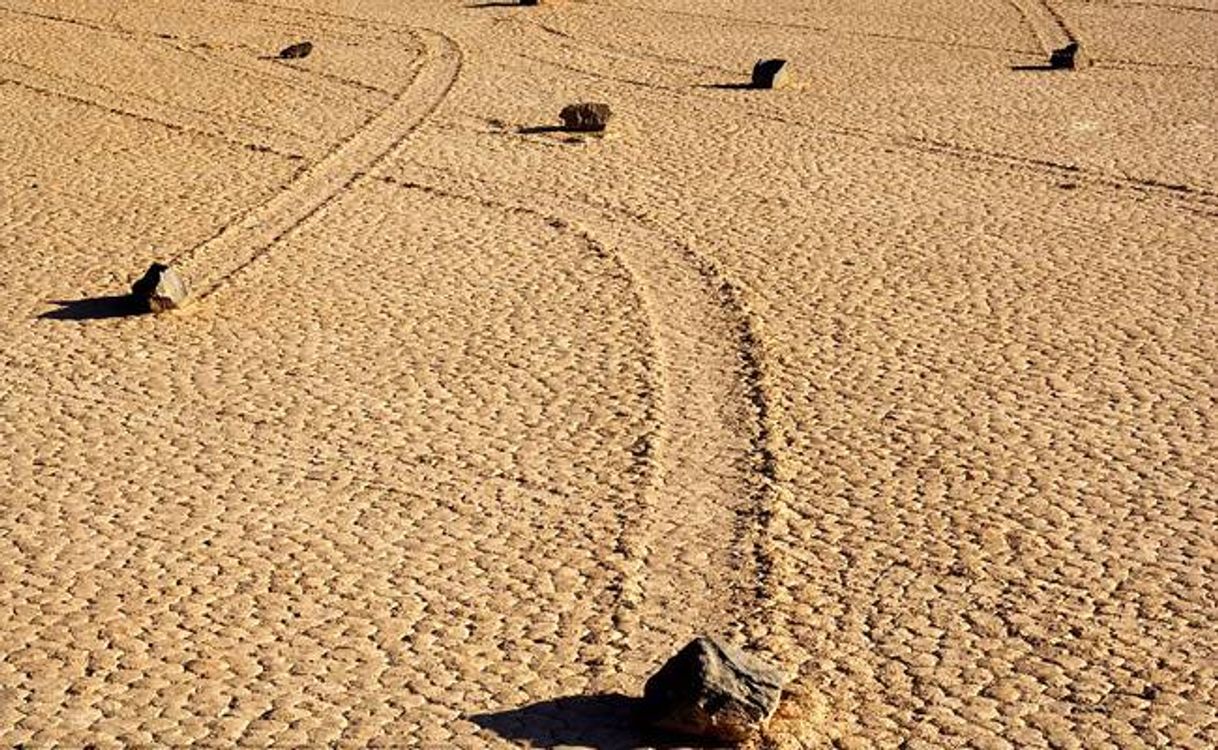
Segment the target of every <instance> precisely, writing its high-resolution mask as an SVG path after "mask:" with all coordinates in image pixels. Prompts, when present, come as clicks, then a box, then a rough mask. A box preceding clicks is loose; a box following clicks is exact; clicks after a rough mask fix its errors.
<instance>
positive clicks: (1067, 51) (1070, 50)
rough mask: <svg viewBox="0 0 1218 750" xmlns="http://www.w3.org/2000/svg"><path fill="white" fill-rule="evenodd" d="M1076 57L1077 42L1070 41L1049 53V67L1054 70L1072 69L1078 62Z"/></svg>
mask: <svg viewBox="0 0 1218 750" xmlns="http://www.w3.org/2000/svg"><path fill="white" fill-rule="evenodd" d="M1077 58H1078V42H1070V43H1069V44H1067V45H1066V46H1065V47H1060V48H1058V49H1055V50H1053V52H1051V53H1050V54H1049V67H1050V68H1053V69H1054V70H1074V68H1075V67H1076V66H1077V64H1078V60H1077Z"/></svg>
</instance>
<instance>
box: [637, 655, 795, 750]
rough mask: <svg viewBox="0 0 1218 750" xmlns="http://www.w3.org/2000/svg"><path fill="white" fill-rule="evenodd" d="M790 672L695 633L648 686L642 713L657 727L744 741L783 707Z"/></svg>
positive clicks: (715, 738) (648, 721) (711, 738)
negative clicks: (692, 638) (697, 636)
mask: <svg viewBox="0 0 1218 750" xmlns="http://www.w3.org/2000/svg"><path fill="white" fill-rule="evenodd" d="M785 682H786V676H785V675H784V674H783V673H782V672H781V671H780V670H778V669H777V668H775V667H773V666H771V665H769V664H767V663H766V662H764V661H762V660H761V659H759V658H757V657H755V656H751V655H749V654H746V653H744V652H742V651H739V650H737V649H735V648H732V647H731V646H728V645H726V644H724V643H721V642H719V641H717V640H715V639H713V638H706V637H699V638H695V639H694V640H693V641H691V642H690V643H689V645H687V646H686V647H685V648H683V649H681V650H680V651H679V652H678V653H677V655H676V656H674V657H672V658H671V659H669V660H668V662H667V663H665V664H664V666H662V667H660V670H659V671H658V672H656V673H655V674H654V675H652V676H651V678H650V679H649V680H647V684H646V685H645V686H644V688H643V709H642V710H643V717H644V720H645V721H647V723H649V724H650V725H652V726H654V727H656V728H657V729H663V730H666V731H670V732H678V733H680V734H686V735H691V736H695V737H701V738H704V739H708V740H716V741H721V742H742V741H744V740H747V739H749V738H750V737H752V736H753V735H755V734H756V733H757V732H758V731H760V730H761V729H762V727H764V726H765V724H766V722H767V721H769V719H770V717H771V716H773V715H774V712H775V711H776V710H777V709H778V703H779V701H780V700H781V699H782V687H783V685H784V684H785Z"/></svg>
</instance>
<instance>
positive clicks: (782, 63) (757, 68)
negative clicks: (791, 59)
mask: <svg viewBox="0 0 1218 750" xmlns="http://www.w3.org/2000/svg"><path fill="white" fill-rule="evenodd" d="M790 70H791V69H790V67H788V66H787V61H786V60H780V59H774V60H758V61H757V64H756V65H754V66H753V88H755V89H780V88H783V87H784V86H787V85H788V84H790V83H791V73H790Z"/></svg>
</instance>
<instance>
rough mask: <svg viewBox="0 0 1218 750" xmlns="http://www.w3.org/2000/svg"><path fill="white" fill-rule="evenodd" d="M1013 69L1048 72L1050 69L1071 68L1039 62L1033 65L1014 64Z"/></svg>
mask: <svg viewBox="0 0 1218 750" xmlns="http://www.w3.org/2000/svg"><path fill="white" fill-rule="evenodd" d="M1011 70H1014V71H1016V72H1019V73H1036V72H1046V71H1050V70H1069V68H1064V67H1062V66H1060V65H1049V64H1048V63H1039V64H1033V65H1012V66H1011Z"/></svg>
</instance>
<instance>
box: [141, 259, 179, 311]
mask: <svg viewBox="0 0 1218 750" xmlns="http://www.w3.org/2000/svg"><path fill="white" fill-rule="evenodd" d="M188 294H190V287H189V286H187V284H186V281H185V280H184V279H183V278H182V277H181V276H179V275H178V273H177V271H175V270H173V269H172V268H170V267H169V266H167V265H165V264H163V263H153V264H152V266H150V267H149V268H148V271H147V272H146V273H145V274H144V275H143V277H142V278H140V279H139V280H138V281H136V282H135V283H134V284H132V285H131V295H132V296H133V297H135V298H136V299H137V300H138V301H139V302H140V303H141V304H144V305H147V306H148V309H149V310H151V311H152V312H154V313H159V312H164V311H166V310H176V309H177V308H179V307H181V306H182V305H184V304H186V296H187V295H188Z"/></svg>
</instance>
